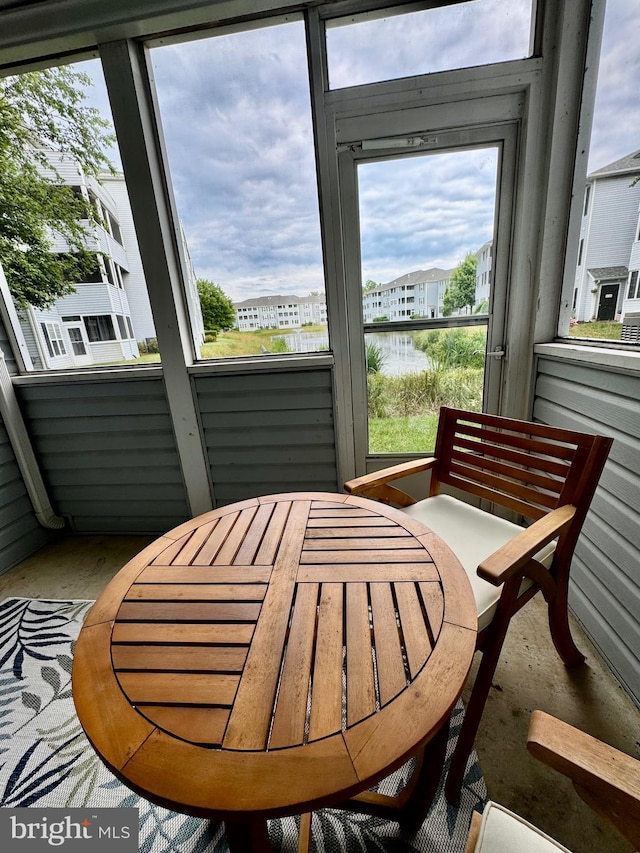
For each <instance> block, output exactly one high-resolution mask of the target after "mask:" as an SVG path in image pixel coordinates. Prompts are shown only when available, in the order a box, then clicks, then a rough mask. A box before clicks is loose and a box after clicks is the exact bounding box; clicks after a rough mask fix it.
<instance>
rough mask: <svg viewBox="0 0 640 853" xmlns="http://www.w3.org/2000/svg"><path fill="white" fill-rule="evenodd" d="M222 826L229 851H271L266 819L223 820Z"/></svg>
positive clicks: (269, 852)
mask: <svg viewBox="0 0 640 853" xmlns="http://www.w3.org/2000/svg"><path fill="white" fill-rule="evenodd" d="M224 828H225V832H226V836H227V841H228V842H229V850H230V851H231V853H247V851H249V850H250V851H251V853H271V844H270V842H269V832H268V828H267V822H266V820H251V821H239V820H238V821H236V820H225V822H224Z"/></svg>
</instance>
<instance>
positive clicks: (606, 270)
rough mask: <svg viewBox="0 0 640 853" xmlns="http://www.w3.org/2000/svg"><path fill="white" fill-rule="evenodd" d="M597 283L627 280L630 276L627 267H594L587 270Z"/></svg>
mask: <svg viewBox="0 0 640 853" xmlns="http://www.w3.org/2000/svg"><path fill="white" fill-rule="evenodd" d="M587 272H588V273H589V275H590V276H591V277H592V278H593V279H595V280H596V281H606V280H608V279H613V278H626V277H627V275H628V274H629V270H628V269H627V267H592V268H591V269H589V270H587Z"/></svg>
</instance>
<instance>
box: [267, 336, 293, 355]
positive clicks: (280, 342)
mask: <svg viewBox="0 0 640 853" xmlns="http://www.w3.org/2000/svg"><path fill="white" fill-rule="evenodd" d="M271 352H289V347H288V346H287V342H286V341H285V339H284V338H273V340H272V341H271Z"/></svg>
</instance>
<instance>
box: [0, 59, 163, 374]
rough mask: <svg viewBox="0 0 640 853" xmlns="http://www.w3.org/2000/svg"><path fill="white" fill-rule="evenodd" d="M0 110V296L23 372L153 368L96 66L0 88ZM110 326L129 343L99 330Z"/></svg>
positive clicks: (20, 79) (149, 322) (144, 303)
mask: <svg viewBox="0 0 640 853" xmlns="http://www.w3.org/2000/svg"><path fill="white" fill-rule="evenodd" d="M0 101H1V102H2V105H3V115H2V130H3V133H2V135H1V137H0V183H1V192H0V196H1V197H2V207H3V210H2V216H1V217H0V285H1V286H2V289H3V297H4V299H5V300H11V301H12V302H13V304H14V306H15V308H16V310H17V319H16V321H15V323H14V325H15V328H14V333H15V336H16V338H17V340H18V344H19V346H20V351H21V353H22V354H23V359H24V362H25V365H24V366H25V368H26V369H27V370H48V369H53V370H65V369H76V368H78V367H100V366H101V365H105V364H123V365H134V364H139V363H140V362H141V361H146V360H149V359H151V360H159V356H158V355H157V346H156V345H155V329H154V325H153V318H152V315H151V308H150V304H149V298H148V294H147V287H146V282H145V277H144V272H143V269H142V263H141V259H140V253H139V250H138V244H137V239H136V233H135V228H134V223H133V218H132V214H131V208H130V205H129V197H128V193H127V187H126V183H125V180H124V176H123V174H122V172H121V171H120V169H121V164H120V157H119V152H118V148H117V144H116V141H115V136H114V133H113V124H112V121H111V114H110V110H109V105H108V98H107V93H106V87H105V82H104V78H103V75H102V69H101V66H100V62H99V60H91V61H89V62H79V63H74V64H70V65H66V66H62V67H58V68H51V69H46V70H44V71H36V72H28V73H25V74H22V75H19V76H13V77H6V78H4V79H3V80H0ZM34 139H36V140H37V141H38V143H37V145H34V144H33V142H34ZM114 271H115V272H114ZM116 316H119V317H121V318H122V319H123V321H124V322H125V323H126V325H127V328H129V327H130V328H131V330H132V332H133V334H132V335H131V336H129V337H126V338H125V336H122V338H121V339H118V338H117V336H116V335H115V334H108V333H107V332H105V331H104V329H107V330H108V329H113V328H114V325H115V323H116V322H117V321H116V320H115V319H114V318H115V317H116ZM96 318H99V319H100V322H101V323H102V326H101V328H100V329H97V326H96V322H97V321H96ZM103 327H104V328H103ZM147 349H152V350H154V351H155V352H156V354H155V355H152V356H147V355H145V352H146V350H147Z"/></svg>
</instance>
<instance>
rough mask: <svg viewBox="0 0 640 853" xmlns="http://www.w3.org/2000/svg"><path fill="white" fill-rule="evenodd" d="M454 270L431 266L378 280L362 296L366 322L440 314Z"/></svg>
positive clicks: (436, 315)
mask: <svg viewBox="0 0 640 853" xmlns="http://www.w3.org/2000/svg"><path fill="white" fill-rule="evenodd" d="M451 272H452V270H443V269H440V268H439V267H432V268H431V269H428V270H416V271H415V272H410V273H405V275H401V276H400V277H399V278H395V279H394V280H393V281H389V282H387V283H386V284H379V285H377V287H374V288H373V289H372V290H368V291H367V292H366V293H364V294H363V296H362V311H363V315H364V322H365V323H374V322H375V321H376V320H378V319H380V318H382V317H384V318H385V320H388V321H390V322H391V321H394V320H410V319H411V318H412V317H441V316H442V300H443V297H444V292H445V290H446V288H447V282H448V281H449V276H450V275H451Z"/></svg>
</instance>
